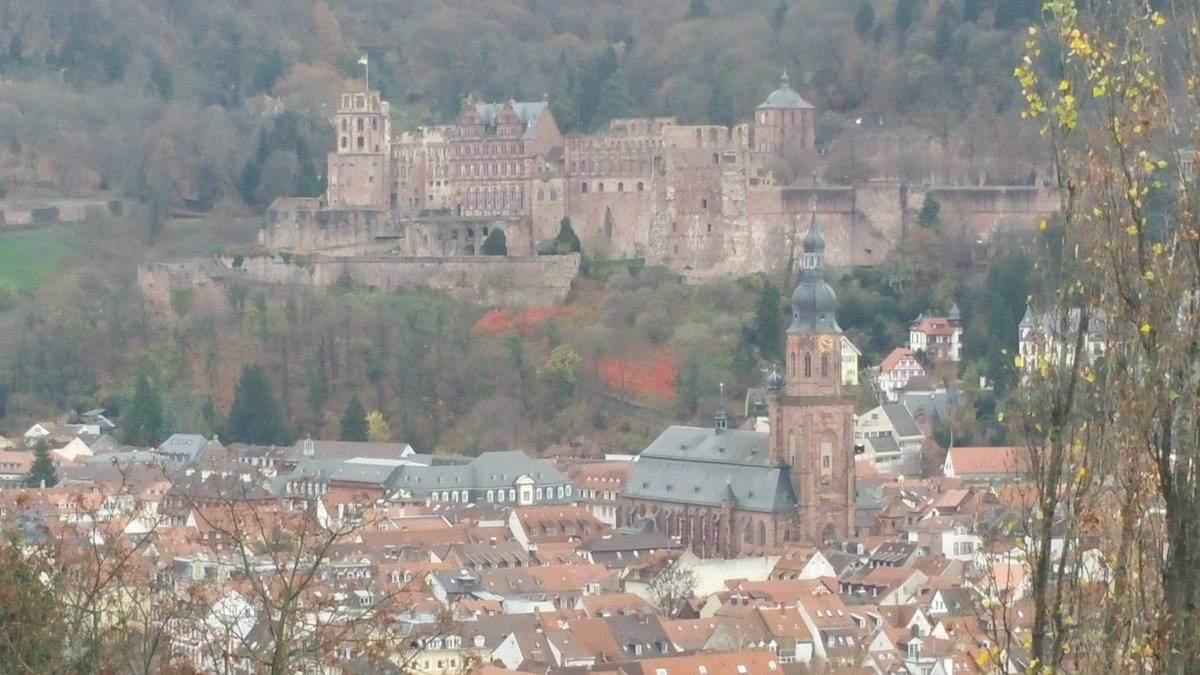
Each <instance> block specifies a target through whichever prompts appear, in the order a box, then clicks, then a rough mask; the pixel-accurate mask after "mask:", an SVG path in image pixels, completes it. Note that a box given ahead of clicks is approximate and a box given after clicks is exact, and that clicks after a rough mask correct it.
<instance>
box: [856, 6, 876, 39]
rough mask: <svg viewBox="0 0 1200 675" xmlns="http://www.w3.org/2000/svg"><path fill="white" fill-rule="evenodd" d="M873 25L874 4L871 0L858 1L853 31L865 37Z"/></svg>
mask: <svg viewBox="0 0 1200 675" xmlns="http://www.w3.org/2000/svg"><path fill="white" fill-rule="evenodd" d="M874 27H875V5H874V4H873V3H872V2H871V0H863V1H862V2H860V3H858V11H857V12H855V13H854V32H855V33H858V37H860V38H862V39H864V40H865V39H867V36H868V35H870V34H871V29H872V28H874Z"/></svg>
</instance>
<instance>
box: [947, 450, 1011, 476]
mask: <svg viewBox="0 0 1200 675" xmlns="http://www.w3.org/2000/svg"><path fill="white" fill-rule="evenodd" d="M1021 459H1022V458H1021V448H1017V447H1012V446H997V447H974V448H950V449H949V450H947V451H946V463H945V473H946V475H947V476H951V475H952V476H959V477H962V476H978V477H995V478H1016V477H1018V476H1019V473H1020V470H1021V469H1020V467H1021V465H1022V464H1023V463H1024V462H1022V461H1021Z"/></svg>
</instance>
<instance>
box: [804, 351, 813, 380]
mask: <svg viewBox="0 0 1200 675" xmlns="http://www.w3.org/2000/svg"><path fill="white" fill-rule="evenodd" d="M804 376H805V377H812V354H805V355H804Z"/></svg>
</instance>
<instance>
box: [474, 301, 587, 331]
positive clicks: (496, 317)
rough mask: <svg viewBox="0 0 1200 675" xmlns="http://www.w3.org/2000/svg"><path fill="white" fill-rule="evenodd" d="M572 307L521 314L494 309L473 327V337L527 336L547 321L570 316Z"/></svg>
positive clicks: (522, 311)
mask: <svg viewBox="0 0 1200 675" xmlns="http://www.w3.org/2000/svg"><path fill="white" fill-rule="evenodd" d="M570 311H571V308H570V307H566V306H563V305H559V306H556V307H527V308H525V309H523V310H521V311H519V312H516V313H514V312H512V311H511V310H509V309H508V308H506V307H501V308H498V309H493V310H492V311H490V312H488V313H487V314H484V315H483V316H482V317H480V319H479V321H476V322H475V325H474V326H472V327H471V334H472V335H479V334H481V333H506V332H508V331H520V332H521V333H523V334H525V335H529V334H530V333H531V332H532V331H533V329H534V328H535V327H536V326H537V325H538V324H540V323H541V322H543V321H545V320H546V319H552V318H554V317H558V316H563V315H566V314H569V313H570Z"/></svg>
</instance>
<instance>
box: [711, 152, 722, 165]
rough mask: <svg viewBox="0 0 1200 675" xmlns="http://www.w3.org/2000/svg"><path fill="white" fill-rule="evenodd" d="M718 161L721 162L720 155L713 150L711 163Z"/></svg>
mask: <svg viewBox="0 0 1200 675" xmlns="http://www.w3.org/2000/svg"><path fill="white" fill-rule="evenodd" d="M720 163H721V156H720V155H718V154H717V153H715V152H714V153H713V164H720Z"/></svg>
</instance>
